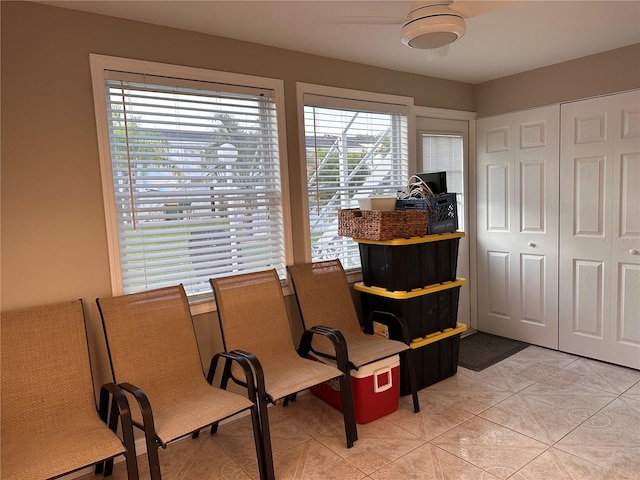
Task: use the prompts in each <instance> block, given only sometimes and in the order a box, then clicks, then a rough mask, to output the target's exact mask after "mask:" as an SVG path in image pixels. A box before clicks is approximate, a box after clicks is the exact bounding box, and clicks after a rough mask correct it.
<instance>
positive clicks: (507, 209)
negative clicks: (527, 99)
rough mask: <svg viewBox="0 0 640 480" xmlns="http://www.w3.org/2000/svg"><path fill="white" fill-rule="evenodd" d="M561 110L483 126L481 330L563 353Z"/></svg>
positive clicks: (480, 144) (543, 110)
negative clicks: (560, 347)
mask: <svg viewBox="0 0 640 480" xmlns="http://www.w3.org/2000/svg"><path fill="white" fill-rule="evenodd" d="M559 112H560V107H559V106H558V105H555V106H550V107H543V108H536V109H532V110H527V111H522V112H517V113H511V114H506V115H499V116H495V117H488V118H483V119H479V120H478V122H477V126H478V169H477V172H478V179H477V181H478V198H477V263H478V281H477V283H478V328H479V330H481V331H484V332H488V333H493V334H496V335H501V336H505V337H509V338H514V339H518V340H522V341H526V342H529V343H532V344H536V345H541V346H544V347H549V348H558V198H559V185H558V184H559V180H558V168H559V166H558V162H559Z"/></svg>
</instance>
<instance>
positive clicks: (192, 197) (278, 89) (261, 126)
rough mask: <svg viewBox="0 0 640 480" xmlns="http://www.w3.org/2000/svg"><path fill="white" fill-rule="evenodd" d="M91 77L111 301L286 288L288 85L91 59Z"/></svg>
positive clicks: (123, 61)
mask: <svg viewBox="0 0 640 480" xmlns="http://www.w3.org/2000/svg"><path fill="white" fill-rule="evenodd" d="M92 68H93V77H94V78H93V79H94V101H95V103H96V117H97V120H98V128H99V137H100V138H101V164H102V176H103V190H104V194H105V211H106V217H107V230H108V232H109V233H110V235H109V251H110V257H111V268H112V279H113V285H114V293H115V294H119V293H130V292H135V291H140V290H147V289H152V288H159V287H162V286H167V285H175V284H177V283H182V284H183V285H184V287H185V290H186V291H187V293H188V295H189V296H190V297H191V298H193V297H197V296H199V295H210V294H211V290H210V286H209V278H210V277H213V276H223V275H229V274H236V273H242V272H251V271H256V270H262V269H267V268H276V269H277V270H278V272H279V274H280V275H281V276H282V277H283V278H284V275H285V268H286V264H287V252H286V248H285V244H286V243H287V242H285V230H286V222H287V218H288V213H287V212H286V210H285V205H286V199H285V198H284V195H283V192H285V191H286V188H285V187H286V186H285V185H283V175H282V171H283V170H285V171H286V165H284V162H283V158H282V152H283V151H284V149H283V148H282V138H281V136H280V135H279V132H280V130H279V128H280V126H281V125H282V124H283V123H282V121H283V120H282V118H281V116H280V113H279V112H280V109H281V107H280V106H279V98H281V96H282V85H281V83H280V81H273V80H269V79H256V78H255V77H250V81H251V84H248V83H247V82H246V80H247V78H248V77H244V76H237V75H236V76H233V75H229V74H224V73H219V72H211V71H206V70H200V69H190V68H185V67H175V66H167V65H161V64H155V63H150V62H137V61H126V60H123V59H114V58H112V57H102V56H93V55H92ZM260 84H263V85H260ZM101 127H102V128H101Z"/></svg>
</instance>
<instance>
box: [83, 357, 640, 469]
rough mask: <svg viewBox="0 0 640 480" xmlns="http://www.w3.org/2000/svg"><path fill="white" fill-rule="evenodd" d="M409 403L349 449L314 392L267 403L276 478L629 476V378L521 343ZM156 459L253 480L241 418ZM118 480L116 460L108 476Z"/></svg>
mask: <svg viewBox="0 0 640 480" xmlns="http://www.w3.org/2000/svg"><path fill="white" fill-rule="evenodd" d="M420 402H421V403H420V405H421V412H420V413H419V414H414V413H413V410H412V407H411V398H410V397H402V398H401V400H400V406H399V408H398V411H397V412H394V413H392V414H389V415H387V416H385V417H383V418H381V419H378V420H376V421H374V422H371V423H369V424H366V425H358V435H359V440H358V441H357V442H356V444H355V445H354V447H353V448H351V449H347V448H346V445H345V439H344V428H343V424H342V414H341V413H340V412H338V411H337V410H335V409H333V408H332V407H330V406H328V405H327V404H325V403H324V402H323V401H322V400H320V399H318V398H316V397H315V396H313V395H311V394H302V395H300V396H299V397H298V400H297V401H296V402H295V403H292V404H290V405H289V406H287V407H282V406H281V405H278V406H276V407H273V408H270V409H269V415H270V416H269V419H270V425H271V441H272V445H273V451H274V463H275V471H276V476H277V478H278V479H279V480H293V479H308V480H316V479H317V480H327V479H339V480H349V479H376V480H409V479H424V480H426V479H450V480H464V479H478V480H489V479H514V480H555V479H558V480H560V479H562V480H568V479H582V480H589V479H593V480H603V479H612V480H613V479H615V480H624V479H638V478H640V371H637V370H632V369H627V368H622V367H618V366H613V365H609V364H606V363H601V362H597V361H593V360H588V359H584V358H580V357H576V356H573V355H568V354H564V353H559V352H555V351H553V350H547V349H544V348H539V347H533V346H532V347H528V348H526V349H525V350H522V351H521V352H519V353H517V354H515V355H513V356H511V357H510V358H508V359H506V360H503V361H502V362H500V363H498V364H496V365H494V366H492V367H489V368H487V369H485V370H483V371H482V372H474V371H471V370H467V369H465V368H459V369H458V373H457V374H456V375H454V376H453V377H450V378H447V379H445V380H443V381H441V382H439V383H437V384H435V385H432V386H430V387H427V388H425V389H423V390H421V391H420ZM160 456H161V464H162V473H163V479H165V480H197V479H203V480H204V479H206V480H219V479H233V480H240V479H243V480H247V479H257V478H258V471H257V467H256V458H255V451H254V449H253V441H252V434H251V426H250V421H249V418H248V417H244V418H240V419H238V420H235V421H233V422H230V423H227V424H225V425H222V426H221V427H220V429H219V431H218V433H217V434H216V435H214V436H210V435H209V434H208V433H207V434H205V433H204V432H203V434H202V435H201V436H200V437H199V438H198V439H196V440H192V439H186V440H184V441H180V442H177V443H175V444H173V445H169V447H168V448H167V449H166V450H160ZM146 460H147V459H146V455H141V456H140V457H139V461H138V464H139V466H140V473H141V478H143V479H148V476H149V474H148V467H147V464H146ZM125 477H126V476H125V474H124V464H123V463H120V464H117V465H116V467H115V472H114V476H113V478H114V480H124V479H125ZM85 478H86V479H89V478H96V477H93V475H90V476H87V477H85Z"/></svg>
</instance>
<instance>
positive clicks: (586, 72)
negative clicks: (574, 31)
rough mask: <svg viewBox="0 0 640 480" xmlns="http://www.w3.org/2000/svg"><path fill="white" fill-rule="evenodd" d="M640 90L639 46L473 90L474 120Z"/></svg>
mask: <svg viewBox="0 0 640 480" xmlns="http://www.w3.org/2000/svg"><path fill="white" fill-rule="evenodd" d="M636 88H640V44H635V45H630V46H628V47H623V48H618V49H616V50H611V51H608V52H604V53H599V54H596V55H590V56H588V57H583V58H579V59H577V60H572V61H570V62H565V63H559V64H557V65H551V66H549V67H544V68H539V69H537V70H532V71H530V72H524V73H520V74H517V75H511V76H509V77H504V78H499V79H497V80H493V81H490V82H485V83H481V84H479V85H477V86H476V87H475V102H476V108H475V111H476V113H477V114H478V117H485V116H488V115H495V114H499V113H505V112H514V111H518V110H525V109H527V108H533V107H540V106H544V105H552V104H557V103H563V102H568V101H572V100H579V99H584V98H589V97H595V96H599V95H606V94H610V93H616V92H623V91H626V90H633V89H636Z"/></svg>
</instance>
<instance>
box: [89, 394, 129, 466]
mask: <svg viewBox="0 0 640 480" xmlns="http://www.w3.org/2000/svg"><path fill="white" fill-rule="evenodd" d="M109 398H112V399H113V400H112V402H111V417H110V418H109V423H108V425H109V428H110V429H111V431H113V433H116V434H117V430H118V418H120V428H121V429H122V440H123V443H124V446H125V448H126V449H127V451H128V452H130V455H131V456H132V457H133V458H135V456H136V452H135V437H134V434H133V420H132V418H131V409H130V408H129V401H128V400H127V396H126V394H125V393H124V390H123V389H122V388H120V387H119V386H117V385H116V384H114V383H112V382H109V383H105V384H104V385H102V387H100V403H99V405H98V414H99V415H100V418H101V419H102V421H103V422H104V423H107V416H108V413H109V403H110V402H109ZM127 462H129V460H127ZM105 468H106V471H105V476H108V475H110V474H111V470H112V468H113V459H111V461H109V462H105V463H101V464H98V465H96V474H99V473H102V470H103V469H105ZM127 468H128V469H131V471H134V472H135V475H136V477H137V474H138V466H137V465H135V464H132V465H127Z"/></svg>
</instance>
